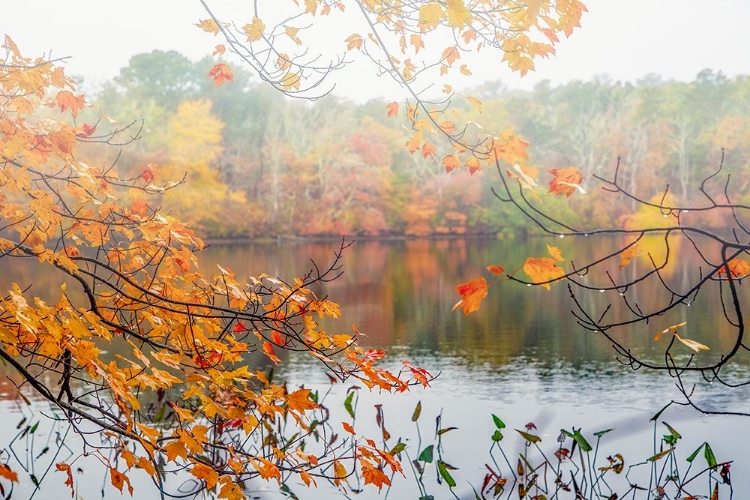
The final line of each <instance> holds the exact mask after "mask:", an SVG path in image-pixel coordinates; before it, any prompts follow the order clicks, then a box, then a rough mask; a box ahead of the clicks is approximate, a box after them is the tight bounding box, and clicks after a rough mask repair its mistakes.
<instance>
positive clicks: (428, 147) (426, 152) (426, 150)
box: [422, 142, 437, 159]
mask: <svg viewBox="0 0 750 500" xmlns="http://www.w3.org/2000/svg"><path fill="white" fill-rule="evenodd" d="M436 154H437V149H435V145H434V144H432V143H429V142H425V143H424V144H423V145H422V158H427V157H428V156H429V157H430V158H433V159H434V158H435V155H436Z"/></svg>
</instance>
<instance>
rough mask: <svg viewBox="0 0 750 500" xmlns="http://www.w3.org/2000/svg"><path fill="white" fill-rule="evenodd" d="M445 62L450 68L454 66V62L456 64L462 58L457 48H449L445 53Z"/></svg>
mask: <svg viewBox="0 0 750 500" xmlns="http://www.w3.org/2000/svg"><path fill="white" fill-rule="evenodd" d="M442 57H443V60H445V62H446V63H447V64H448V66H452V65H453V63H454V62H456V61H457V60H458V59H460V58H461V54H460V53H459V52H458V49H457V48H456V47H448V48H447V49H445V50H444V51H443V56H442Z"/></svg>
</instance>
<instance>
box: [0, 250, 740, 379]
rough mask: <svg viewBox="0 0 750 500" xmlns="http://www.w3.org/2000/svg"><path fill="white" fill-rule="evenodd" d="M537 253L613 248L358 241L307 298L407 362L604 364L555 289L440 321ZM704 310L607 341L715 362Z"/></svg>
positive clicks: (235, 261) (265, 259)
mask: <svg viewBox="0 0 750 500" xmlns="http://www.w3.org/2000/svg"><path fill="white" fill-rule="evenodd" d="M548 243H550V244H554V245H556V246H558V247H560V248H561V250H562V253H563V256H566V255H567V254H571V253H572V250H573V249H575V251H576V253H577V256H578V258H579V259H581V261H588V260H590V258H591V257H593V255H594V254H595V253H597V254H603V253H606V252H608V251H610V250H611V249H614V248H615V246H616V245H615V244H616V243H617V242H616V241H614V240H607V239H601V238H600V239H598V240H597V244H598V247H596V248H595V247H594V246H593V245H591V244H590V243H593V241H591V242H590V241H589V240H586V239H584V238H578V239H574V238H566V239H555V240H554V241H553V240H549V239H543V238H533V239H529V240H523V241H519V240H485V239H445V240H395V241H358V242H355V244H354V245H353V246H352V247H351V248H350V249H349V250H348V251H347V252H346V253H345V254H344V274H343V276H342V277H341V278H340V279H337V280H335V281H333V282H331V283H328V284H325V285H324V286H321V287H319V288H318V289H316V290H315V293H316V294H318V295H319V296H325V295H328V296H329V297H330V298H331V300H334V301H336V302H339V304H340V305H341V308H342V311H344V317H343V318H342V319H341V320H339V321H338V322H335V323H332V324H331V325H329V326H331V327H333V329H335V330H337V331H340V332H345V333H350V332H351V325H352V324H354V325H356V327H357V329H358V330H359V331H361V332H363V333H364V334H366V335H367V337H364V338H362V341H363V345H365V346H367V345H369V346H372V347H391V348H392V347H394V346H395V347H398V346H404V347H406V348H408V350H409V351H410V354H409V356H412V355H414V354H419V352H423V351H424V352H429V353H434V354H437V355H441V356H451V357H452V356H459V357H460V358H463V359H466V360H468V361H470V362H471V363H478V364H485V363H486V364H488V365H490V366H502V365H507V364H514V363H518V362H519V360H521V359H523V360H527V362H534V363H542V364H545V365H549V366H552V365H553V364H555V363H557V362H563V363H566V364H569V365H571V366H574V367H577V368H579V369H584V367H585V366H587V363H589V362H591V361H609V360H612V359H613V352H612V350H611V347H610V346H609V345H608V343H607V342H606V340H605V339H603V338H602V337H601V336H599V335H596V334H595V333H592V332H587V331H585V330H583V329H582V328H580V327H579V326H578V325H577V324H576V321H575V318H574V317H573V316H572V314H571V313H570V311H571V309H572V304H571V300H570V297H569V293H568V290H567V288H566V287H565V285H564V284H563V283H558V284H556V285H555V286H553V287H552V289H551V290H550V291H547V290H544V289H542V288H540V287H531V288H529V287H524V286H518V285H516V284H513V283H504V284H503V285H501V287H500V289H498V290H497V293H493V294H490V296H489V297H488V298H487V299H486V301H487V302H486V303H485V304H484V305H483V307H482V308H481V309H480V310H479V311H478V312H476V313H474V314H472V315H471V316H468V317H466V316H464V315H463V314H460V313H458V312H452V311H451V309H452V307H453V305H454V304H455V302H456V301H457V300H458V295H457V294H456V292H455V289H454V287H455V285H456V284H457V283H461V282H463V281H465V280H466V278H467V277H469V276H475V275H479V274H483V271H484V266H485V265H486V264H502V265H503V266H505V267H506V269H508V270H512V269H513V267H514V266H516V265H519V264H520V263H522V262H523V260H524V259H525V258H526V257H527V256H535V255H544V254H545V253H546V245H547V244H548ZM659 244H662V245H663V241H661V240H660V241H658V242H655V243H653V244H651V247H650V251H651V252H652V254H653V255H654V258H655V259H657V260H658V259H660V258H662V259H663V255H664V254H663V250H660V248H659ZM336 246H337V244H336V242H333V241H331V242H282V243H281V244H277V243H269V244H260V243H249V244H242V245H224V246H220V245H215V246H213V247H211V248H209V249H208V250H206V251H205V252H203V254H202V255H201V268H202V269H203V271H204V272H205V273H207V274H211V273H212V270H213V269H215V265H216V263H218V262H222V265H225V264H226V266H225V267H230V268H231V269H232V270H234V271H235V272H236V274H237V276H254V275H256V274H257V273H258V271H259V270H266V272H269V273H274V274H276V275H278V276H280V277H282V278H289V279H290V278H292V277H294V276H299V275H301V274H303V273H305V272H307V271H308V270H309V269H310V268H311V267H312V263H311V261H314V262H316V263H318V264H319V265H325V264H326V263H328V262H329V261H330V260H331V258H332V257H333V251H334V249H335V247H336ZM690 249H691V247H690V246H689V245H680V244H675V243H672V244H671V248H670V251H672V252H673V253H674V255H673V257H674V258H671V259H670V263H669V266H668V267H667V269H666V270H665V271H664V272H663V273H661V274H662V277H663V278H664V279H665V280H667V281H668V284H669V285H670V286H673V287H675V288H676V289H681V288H684V287H685V286H686V285H687V283H689V282H690V279H691V277H694V276H693V275H694V273H697V272H699V271H698V264H697V258H696V256H695V255H693V254H692V253H691V252H690ZM675 252H676V253H675ZM0 264H2V266H3V268H2V276H3V286H4V287H6V288H7V287H9V286H10V283H11V282H17V283H19V285H21V286H28V285H30V284H32V285H33V287H34V289H35V290H36V293H37V294H40V295H41V296H45V295H46V294H51V293H53V292H54V291H56V290H59V286H60V283H58V282H55V281H54V280H53V279H52V277H51V276H49V275H45V274H44V273H42V274H39V273H38V266H34V265H33V264H34V263H33V262H29V261H25V260H14V261H11V260H10V259H4V260H3V262H0ZM566 265H567V263H566ZM644 266H650V263H649V262H648V259H647V257H645V256H642V257H640V258H637V259H636V260H635V261H634V262H633V263H632V264H631V265H630V266H628V267H626V268H625V269H623V270H619V269H618V268H617V262H614V263H612V264H611V265H610V266H609V267H608V268H607V271H609V272H610V274H611V275H612V276H613V277H615V278H616V279H617V278H619V279H621V280H622V281H623V282H625V281H627V280H629V279H632V278H633V277H634V276H636V275H637V273H638V271H639V270H641V271H642V269H643V268H644ZM691 273H692V274H691ZM484 274H486V273H484ZM602 279H606V275H605V273H604V272H597V273H589V274H586V275H585V276H584V277H581V278H580V280H581V282H583V283H585V284H586V285H588V286H590V287H592V288H593V290H591V291H589V292H585V293H582V294H580V296H579V300H581V301H582V302H583V303H584V304H585V306H586V307H587V308H589V309H590V310H593V311H599V312H600V313H601V312H602V311H604V310H605V309H606V307H607V305H608V304H609V303H610V302H612V303H613V307H612V309H611V310H610V311H609V312H608V314H612V315H613V317H620V316H624V315H625V313H626V312H627V310H626V309H624V308H623V307H622V304H621V301H620V298H619V297H613V296H612V295H613V294H611V293H599V292H598V290H597V287H598V286H602V287H604V286H606V285H611V284H609V283H606V282H603V281H602V282H597V281H596V280H602ZM47 290H49V292H47ZM626 293H627V294H628V298H629V299H630V300H631V302H632V303H639V304H649V305H653V304H658V303H663V302H664V301H665V300H666V301H668V300H669V297H665V294H664V293H663V289H662V288H661V287H660V286H655V285H654V286H648V285H647V286H639V287H631V288H630V289H629V290H627V292H626ZM715 299H716V297H710V296H708V295H706V296H699V297H698V300H696V301H695V303H694V304H693V305H692V306H691V307H690V308H680V309H679V310H678V311H675V313H673V314H679V315H681V316H679V317H677V316H674V315H672V316H669V317H664V318H663V323H662V322H659V324H656V323H657V322H655V321H654V322H652V323H651V324H648V325H647V324H645V323H644V324H643V325H642V326H641V327H638V328H631V329H630V330H629V331H623V332H619V333H618V335H619V337H618V338H620V339H621V340H622V342H623V343H624V344H625V345H628V346H630V347H631V348H632V349H634V350H635V351H638V352H640V353H643V354H645V355H647V356H649V355H651V356H659V352H660V349H659V348H660V344H656V343H654V342H653V337H654V335H655V334H656V333H657V332H658V331H660V330H661V329H663V328H665V327H666V326H668V325H672V324H675V323H679V322H681V321H685V320H687V321H688V325H687V326H686V327H685V328H686V332H689V336H690V338H693V339H695V340H696V341H698V342H702V343H705V344H707V345H710V346H711V347H712V349H713V351H712V352H711V353H701V355H702V356H707V355H708V356H710V355H712V354H713V353H714V352H715V353H717V355H718V353H720V352H721V350H722V348H726V347H728V346H730V345H731V344H732V342H733V334H734V332H733V331H732V330H731V329H730V328H729V326H728V325H727V324H726V323H725V322H716V321H714V319H715V315H716V314H720V311H717V310H716V309H715V308H716V307H719V304H718V301H717V300H715ZM686 334H687V333H686ZM661 342H664V339H662V341H661ZM113 347H114V346H113ZM661 347H662V348H663V346H661ZM260 361H261V360H260V359H258V360H253V361H252V363H253V364H255V363H259V362H260Z"/></svg>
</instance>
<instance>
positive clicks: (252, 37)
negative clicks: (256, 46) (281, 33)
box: [242, 17, 266, 42]
mask: <svg viewBox="0 0 750 500" xmlns="http://www.w3.org/2000/svg"><path fill="white" fill-rule="evenodd" d="M265 29H266V25H265V24H263V21H261V20H260V19H258V18H257V17H254V18H253V20H252V22H250V23H248V24H246V25H244V26H243V27H242V31H243V32H244V33H245V34H246V35H247V41H248V42H257V41H258V40H260V39H261V37H262V36H263V32H264V31H265Z"/></svg>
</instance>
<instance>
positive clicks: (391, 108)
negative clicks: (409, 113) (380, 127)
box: [386, 102, 398, 118]
mask: <svg viewBox="0 0 750 500" xmlns="http://www.w3.org/2000/svg"><path fill="white" fill-rule="evenodd" d="M386 109H387V110H388V118H390V117H391V116H397V115H398V103H397V102H392V103H390V104H388V105H386Z"/></svg>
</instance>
